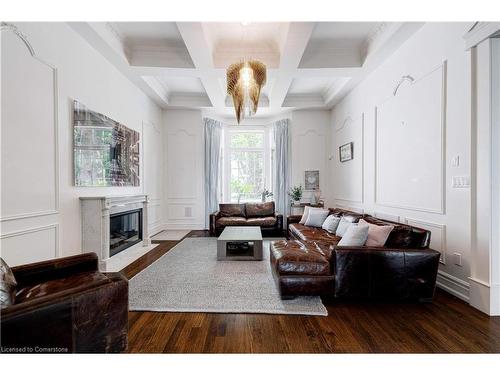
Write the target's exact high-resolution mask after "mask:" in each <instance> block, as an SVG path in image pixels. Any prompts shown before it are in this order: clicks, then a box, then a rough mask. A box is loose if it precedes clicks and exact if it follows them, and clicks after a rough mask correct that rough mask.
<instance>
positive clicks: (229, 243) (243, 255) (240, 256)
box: [217, 226, 262, 260]
mask: <svg viewBox="0 0 500 375" xmlns="http://www.w3.org/2000/svg"><path fill="white" fill-rule="evenodd" d="M217 260H262V233H261V231H260V227H245V226H241V227H226V228H224V230H223V231H222V233H221V235H220V236H219V238H217Z"/></svg>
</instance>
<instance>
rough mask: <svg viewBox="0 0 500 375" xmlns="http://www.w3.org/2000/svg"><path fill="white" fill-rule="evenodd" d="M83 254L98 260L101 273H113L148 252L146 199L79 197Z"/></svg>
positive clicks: (133, 196)
mask: <svg viewBox="0 0 500 375" xmlns="http://www.w3.org/2000/svg"><path fill="white" fill-rule="evenodd" d="M80 205H81V214H82V251H83V252H95V253H97V255H98V256H99V267H100V269H101V270H102V271H110V270H111V271H113V272H114V271H116V270H120V269H122V268H123V267H125V266H126V265H127V264H130V263H131V262H132V261H134V260H135V259H137V257H138V256H140V255H143V254H145V252H147V251H148V249H150V246H151V239H150V238H149V231H148V196H147V195H122V196H116V195H115V196H96V197H80Z"/></svg>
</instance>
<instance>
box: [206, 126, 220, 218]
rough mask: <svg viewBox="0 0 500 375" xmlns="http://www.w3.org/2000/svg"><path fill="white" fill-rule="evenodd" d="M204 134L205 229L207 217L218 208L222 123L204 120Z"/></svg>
mask: <svg viewBox="0 0 500 375" xmlns="http://www.w3.org/2000/svg"><path fill="white" fill-rule="evenodd" d="M203 123H204V128H205V130H204V132H205V228H208V226H209V222H208V221H209V217H208V216H209V215H210V214H211V213H213V212H215V211H217V210H218V208H219V202H218V199H217V198H218V197H217V192H218V191H219V186H218V185H219V173H220V171H219V165H220V146H221V137H222V123H221V122H220V121H216V120H213V119H211V118H204V119H203Z"/></svg>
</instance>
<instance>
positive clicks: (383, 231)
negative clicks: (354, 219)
mask: <svg viewBox="0 0 500 375" xmlns="http://www.w3.org/2000/svg"><path fill="white" fill-rule="evenodd" d="M358 225H360V226H368V239H367V240H366V246H371V247H383V246H384V245H385V242H386V241H387V238H388V237H389V235H390V234H391V231H392V230H393V229H394V225H377V224H373V223H369V222H367V221H366V220H365V219H361V220H360V221H359V222H358Z"/></svg>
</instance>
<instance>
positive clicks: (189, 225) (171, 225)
mask: <svg viewBox="0 0 500 375" xmlns="http://www.w3.org/2000/svg"><path fill="white" fill-rule="evenodd" d="M164 229H165V230H168V229H186V230H187V229H189V230H205V223H166V224H164Z"/></svg>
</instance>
